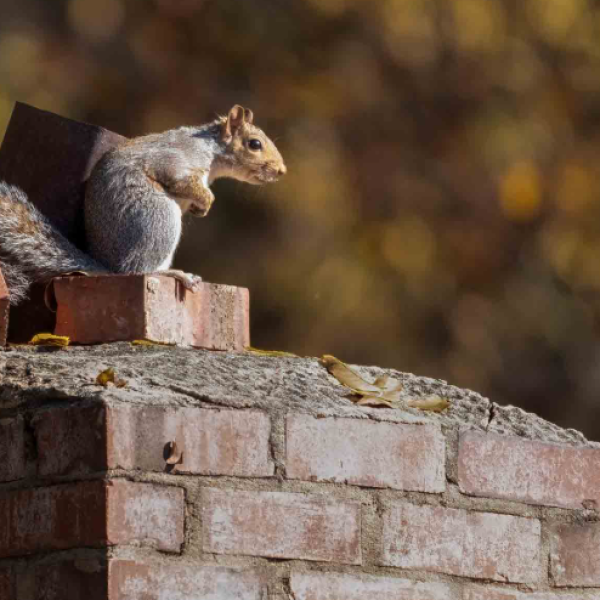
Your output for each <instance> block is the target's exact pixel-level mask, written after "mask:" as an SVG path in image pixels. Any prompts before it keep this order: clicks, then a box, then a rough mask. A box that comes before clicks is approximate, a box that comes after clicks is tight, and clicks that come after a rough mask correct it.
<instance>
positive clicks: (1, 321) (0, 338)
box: [0, 271, 9, 346]
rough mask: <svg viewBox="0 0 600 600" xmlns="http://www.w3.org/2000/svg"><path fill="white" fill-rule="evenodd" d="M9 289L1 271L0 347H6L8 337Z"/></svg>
mask: <svg viewBox="0 0 600 600" xmlns="http://www.w3.org/2000/svg"><path fill="white" fill-rule="evenodd" d="M8 308H9V301H8V288H7V287H6V282H5V281H4V277H3V276H2V271H0V346H5V345H6V336H7V335H8Z"/></svg>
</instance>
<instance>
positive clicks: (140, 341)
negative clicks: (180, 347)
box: [131, 340, 175, 346]
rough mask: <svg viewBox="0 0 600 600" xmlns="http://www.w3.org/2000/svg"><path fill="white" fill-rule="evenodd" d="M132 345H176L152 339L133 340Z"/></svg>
mask: <svg viewBox="0 0 600 600" xmlns="http://www.w3.org/2000/svg"><path fill="white" fill-rule="evenodd" d="M131 345H132V346H174V345H175V344H167V343H166V342H153V341H151V340H133V341H132V342H131Z"/></svg>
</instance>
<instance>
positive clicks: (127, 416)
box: [108, 406, 274, 477]
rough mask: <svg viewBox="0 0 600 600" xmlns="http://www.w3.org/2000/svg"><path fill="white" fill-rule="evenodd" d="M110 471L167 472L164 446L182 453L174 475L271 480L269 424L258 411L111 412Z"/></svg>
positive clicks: (114, 409)
mask: <svg viewBox="0 0 600 600" xmlns="http://www.w3.org/2000/svg"><path fill="white" fill-rule="evenodd" d="M108 427H109V441H110V445H109V465H110V468H123V469H143V470H151V471H164V470H165V467H166V463H165V456H164V448H165V445H166V444H167V443H168V442H171V441H174V442H176V444H177V448H178V450H179V451H181V452H182V453H183V455H182V460H181V462H180V463H179V464H177V465H174V467H173V470H172V472H175V473H177V472H181V473H195V474H200V475H231V476H236V477H269V476H271V475H273V472H274V465H273V462H272V460H271V458H270V445H269V436H270V430H271V425H270V420H269V417H268V416H267V415H266V414H264V413H261V412H258V411H240V410H223V411H219V410H211V409H204V408H175V409H163V408H158V407H143V408H134V407H125V406H113V407H111V408H109V416H108Z"/></svg>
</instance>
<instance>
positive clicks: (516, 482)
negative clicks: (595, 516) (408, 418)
mask: <svg viewBox="0 0 600 600" xmlns="http://www.w3.org/2000/svg"><path fill="white" fill-rule="evenodd" d="M458 483H459V486H460V489H461V491H463V492H464V493H465V494H470V495H473V496H483V497H487V498H505V499H508V500H516V501H521V502H528V503H532V504H543V505H547V506H560V507H565V508H581V506H582V503H583V502H584V501H585V500H593V501H595V502H598V503H600V449H597V448H573V447H570V446H559V445H556V444H548V443H543V442H536V441H531V440H524V439H522V438H518V437H507V436H500V435H493V434H483V433H477V432H473V431H467V432H465V433H463V434H461V436H460V450H459V459H458Z"/></svg>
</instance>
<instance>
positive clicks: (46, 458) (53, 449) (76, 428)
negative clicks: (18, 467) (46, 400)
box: [32, 404, 107, 476]
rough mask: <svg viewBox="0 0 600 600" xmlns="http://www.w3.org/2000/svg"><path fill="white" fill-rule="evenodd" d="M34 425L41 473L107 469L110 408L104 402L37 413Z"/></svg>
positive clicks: (44, 474) (67, 473) (70, 472)
mask: <svg viewBox="0 0 600 600" xmlns="http://www.w3.org/2000/svg"><path fill="white" fill-rule="evenodd" d="M32 424H33V427H34V432H35V439H36V445H37V450H38V473H39V474H40V475H42V476H48V475H71V474H75V473H86V472H94V471H103V470H106V468H107V460H106V454H107V448H106V444H107V435H106V408H105V407H104V406H103V405H99V404H96V405H93V406H69V407H64V408H53V409H50V410H44V411H41V412H39V413H38V414H37V415H36V417H35V418H34V419H33V421H32Z"/></svg>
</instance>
